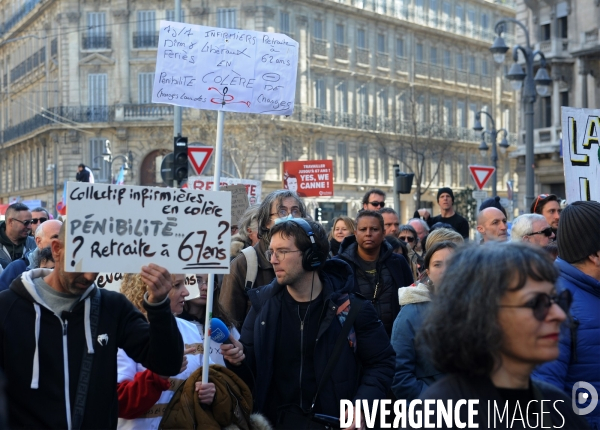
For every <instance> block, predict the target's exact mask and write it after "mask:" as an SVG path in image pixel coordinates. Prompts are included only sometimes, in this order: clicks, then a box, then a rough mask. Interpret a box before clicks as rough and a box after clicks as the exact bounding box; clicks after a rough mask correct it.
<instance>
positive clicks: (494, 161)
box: [490, 127, 498, 197]
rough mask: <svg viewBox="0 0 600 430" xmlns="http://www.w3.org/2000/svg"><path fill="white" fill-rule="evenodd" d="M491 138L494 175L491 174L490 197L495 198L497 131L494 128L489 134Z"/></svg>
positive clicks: (496, 182)
mask: <svg viewBox="0 0 600 430" xmlns="http://www.w3.org/2000/svg"><path fill="white" fill-rule="evenodd" d="M490 135H491V136H492V166H494V173H493V174H492V197H496V196H497V192H496V186H497V184H498V179H497V176H496V175H497V174H498V150H497V148H496V139H497V138H498V130H496V127H494V128H493V129H492V131H491V132H490Z"/></svg>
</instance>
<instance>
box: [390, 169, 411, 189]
mask: <svg viewBox="0 0 600 430" xmlns="http://www.w3.org/2000/svg"><path fill="white" fill-rule="evenodd" d="M414 177H415V174H414V173H401V172H399V171H397V172H396V177H395V178H394V180H395V181H396V184H395V185H396V191H397V192H398V193H400V194H410V191H411V188H412V183H413V178H414Z"/></svg>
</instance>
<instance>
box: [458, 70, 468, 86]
mask: <svg viewBox="0 0 600 430" xmlns="http://www.w3.org/2000/svg"><path fill="white" fill-rule="evenodd" d="M456 82H457V83H459V84H464V85H467V72H463V71H461V70H457V71H456Z"/></svg>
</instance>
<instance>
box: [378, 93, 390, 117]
mask: <svg viewBox="0 0 600 430" xmlns="http://www.w3.org/2000/svg"><path fill="white" fill-rule="evenodd" d="M388 115H389V109H388V97H387V91H386V90H381V91H379V93H378V94H377V116H379V118H387V117H388Z"/></svg>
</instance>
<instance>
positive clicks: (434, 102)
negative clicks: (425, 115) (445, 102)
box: [429, 97, 440, 124]
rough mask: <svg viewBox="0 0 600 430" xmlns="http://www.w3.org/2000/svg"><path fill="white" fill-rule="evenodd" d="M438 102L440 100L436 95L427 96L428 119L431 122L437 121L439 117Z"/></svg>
mask: <svg viewBox="0 0 600 430" xmlns="http://www.w3.org/2000/svg"><path fill="white" fill-rule="evenodd" d="M439 104H440V100H439V99H438V98H437V97H430V98H429V119H430V122H431V123H432V124H435V123H437V122H438V121H439V119H440V112H439V109H440V107H439Z"/></svg>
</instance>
